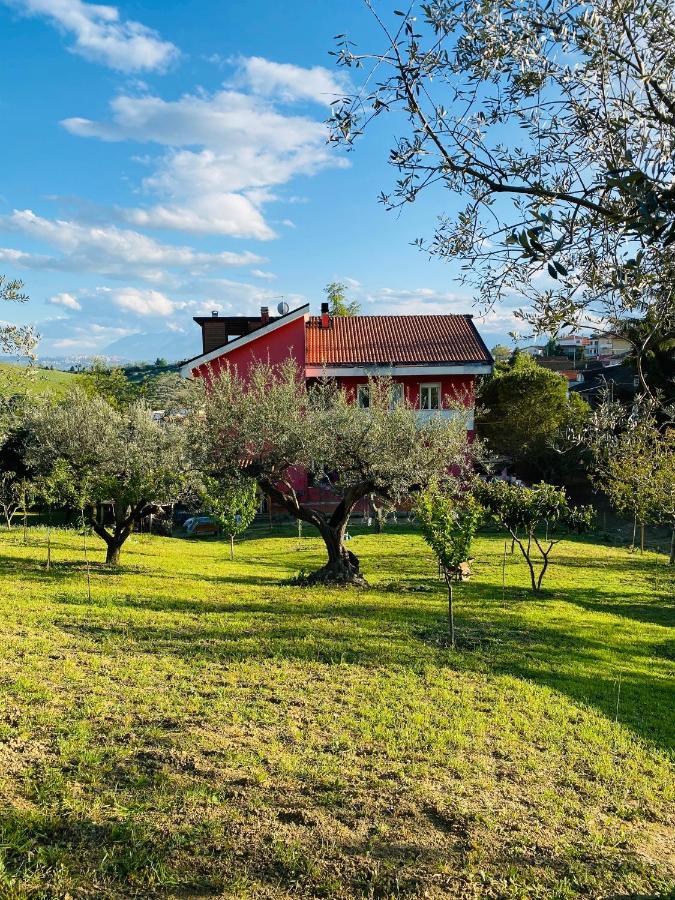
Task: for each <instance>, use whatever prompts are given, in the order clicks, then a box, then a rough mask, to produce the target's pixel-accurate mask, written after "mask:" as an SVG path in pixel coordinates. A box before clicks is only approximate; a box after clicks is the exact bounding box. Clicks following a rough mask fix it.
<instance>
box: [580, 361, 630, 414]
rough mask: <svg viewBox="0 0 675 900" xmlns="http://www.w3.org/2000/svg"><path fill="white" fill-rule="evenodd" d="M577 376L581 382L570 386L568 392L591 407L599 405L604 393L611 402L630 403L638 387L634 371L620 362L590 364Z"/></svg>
mask: <svg viewBox="0 0 675 900" xmlns="http://www.w3.org/2000/svg"><path fill="white" fill-rule="evenodd" d="M578 375H580V376H581V380H580V381H578V382H576V383H573V384H570V390H572V391H574V392H575V393H577V394H579V396H581V397H583V398H584V400H587V401H588V402H589V403H590V404H591V406H595V405H596V404H597V403H599V402H600V401H601V400H602V398H603V396H604V395H605V394H606V393H607V394H609V396H610V398H611V399H612V400H624V401H631V400H632V399H633V397H635V393H636V391H637V387H638V378H637V375H636V374H635V370H634V369H633V368H632V367H631V366H627V365H624V364H622V363H621V362H613V363H609V364H607V363H603V362H602V361H596V362H592V363H589V365H587V366H586V367H585V368H584V369H582V370H581V371H580V372H578Z"/></svg>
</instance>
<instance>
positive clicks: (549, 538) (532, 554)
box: [476, 481, 594, 594]
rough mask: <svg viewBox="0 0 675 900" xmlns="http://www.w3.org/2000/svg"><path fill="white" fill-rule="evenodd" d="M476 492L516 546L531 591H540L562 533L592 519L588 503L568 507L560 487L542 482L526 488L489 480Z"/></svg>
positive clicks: (584, 525)
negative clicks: (522, 560) (528, 574)
mask: <svg viewBox="0 0 675 900" xmlns="http://www.w3.org/2000/svg"><path fill="white" fill-rule="evenodd" d="M476 494H477V497H478V499H479V500H480V502H481V503H482V504H483V506H485V508H486V509H487V510H489V512H490V513H491V515H492V517H493V519H494V521H495V522H496V523H497V524H498V525H499V526H500V527H501V528H504V529H506V531H508V533H509V534H510V535H511V538H512V539H513V541H514V542H515V543H516V544H517V545H518V547H519V548H520V552H521V553H522V554H523V558H524V559H525V562H526V563H527V567H528V569H529V572H530V582H531V585H532V592H533V593H535V594H536V593H539V591H540V590H541V583H542V581H543V579H544V575H545V574H546V570H547V569H548V566H549V561H550V556H551V552H552V550H553V548H554V547H555V546H556V545H557V544H559V543H560V541H561V540H562V539H563V536H564V535H565V534H571V533H573V532H576V533H577V534H581V533H582V532H584V531H586V530H587V529H588V528H589V527H590V526H591V523H592V521H593V515H594V511H593V508H592V507H591V506H570V505H569V504H568V502H567V495H566V493H565V490H564V488H557V487H555V486H554V485H552V484H545V483H544V482H542V483H541V484H536V485H534V487H531V488H528V487H520V486H519V485H515V484H509V483H508V482H506V481H493V482H490V483H489V484H482V485H480V486H478V487H477V488H476Z"/></svg>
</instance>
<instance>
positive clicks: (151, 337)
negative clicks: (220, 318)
mask: <svg viewBox="0 0 675 900" xmlns="http://www.w3.org/2000/svg"><path fill="white" fill-rule="evenodd" d="M200 337H201V336H200V334H199V331H198V329H195V333H193V334H185V333H183V332H178V331H177V332H171V331H162V332H157V333H152V332H137V333H136V334H128V335H126V337H121V338H117V340H116V341H113V342H112V343H111V344H108V345H107V347H104V349H103V350H102V351H101V353H100V354H99V355H100V356H105V357H106V358H111V359H116V360H122V361H124V362H152V361H153V360H154V359H157V357H163V358H164V359H166V360H168V361H169V362H180V361H182V360H184V359H191V358H192V357H193V356H197V354H198V353H200V352H201V339H200Z"/></svg>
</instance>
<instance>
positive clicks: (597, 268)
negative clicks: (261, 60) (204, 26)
mask: <svg viewBox="0 0 675 900" xmlns="http://www.w3.org/2000/svg"><path fill="white" fill-rule="evenodd" d="M366 6H367V7H368V9H369V10H370V11H371V13H372V15H373V16H374V18H375V20H376V22H377V23H378V25H379V32H380V34H381V38H382V39H381V43H380V44H379V45H378V46H374V47H373V48H372V49H371V48H368V47H366V48H365V49H361V48H360V47H358V45H356V44H355V43H354V42H353V41H352V40H351V39H350V37H349V36H348V35H346V34H342V35H339V36H338V37H337V49H336V52H335V56H336V58H337V63H338V65H342V66H346V67H349V68H350V69H352V75H353V79H354V81H355V89H354V92H353V93H352V94H351V95H349V96H346V97H345V98H344V99H343V100H342V102H340V103H337V104H335V105H334V107H333V114H332V117H331V122H330V124H331V132H332V138H333V140H335V141H338V142H340V143H342V144H345V145H347V146H348V147H352V146H353V144H354V142H355V141H356V140H357V138H358V137H359V136H360V135H361V134H362V133H363V132H364V131H365V130H366V129H367V128H368V126H369V124H370V123H371V122H372V120H373V119H375V118H378V117H381V116H383V115H387V114H388V113H392V114H394V116H395V121H396V122H397V123H401V122H403V123H406V122H407V127H406V125H405V124H404V125H403V129H402V131H403V133H401V134H400V136H399V137H398V138H397V139H396V140H395V142H394V144H393V146H392V148H391V151H390V155H389V162H390V164H391V165H392V166H393V167H394V168H395V169H396V170H397V172H398V180H397V181H396V183H395V186H394V188H393V190H392V191H391V192H384V193H383V194H382V195H381V199H382V201H383V203H384V204H385V205H386V206H387V207H388V208H395V207H399V206H401V205H404V204H407V203H412V202H414V201H415V200H416V198H417V197H418V196H419V195H420V193H422V192H426V191H432V192H435V193H434V196H436V197H439V198H442V197H444V196H448V192H449V194H450V195H453V194H454V195H459V196H460V197H461V198H462V200H463V205H460V206H459V210H458V211H457V212H455V211H454V210H455V209H456V208H457V207H456V204H455V203H454V202H452V204H451V205H452V208H453V211H452V212H450V213H445V212H443V211H442V210H441V214H440V215H439V218H438V224H437V225H436V228H435V231H434V233H433V235H432V236H430V238H428V239H424V238H420V240H419V241H418V244H419V246H420V247H421V248H422V249H424V250H426V251H428V252H429V253H431V254H433V255H437V256H440V257H443V258H447V257H454V258H456V259H458V260H459V261H460V262H461V263H462V266H463V269H462V271H463V275H462V278H463V279H464V280H466V281H468V282H469V283H471V284H472V285H473V286H474V287H475V288H476V290H477V292H478V296H479V297H480V298H481V300H482V301H483V302H484V304H485V305H487V306H490V305H492V304H494V303H495V302H500V301H502V300H506V299H507V297H508V296H509V295H513V294H516V295H519V296H522V297H524V298H525V299H527V300H529V301H530V302H531V304H532V306H531V308H529V309H528V308H527V307H526V308H524V309H523V310H521V312H520V315H521V317H522V318H523V320H524V321H525V322H527V323H530V324H531V325H533V326H534V327H535V329H536V330H537V331H538V332H540V333H541V332H553V333H555V332H557V331H558V330H559V328H560V327H562V326H565V325H573V324H576V323H584V322H585V321H587V320H588V319H589V317H590V318H592V319H595V320H597V321H601V322H603V323H609V325H611V326H612V327H615V326H616V324H617V323H618V322H620V321H621V319H622V318H623V317H624V316H626V315H629V316H637V317H640V318H641V317H643V316H644V315H645V314H646V313H647V312H648V311H651V312H652V313H653V314H654V317H655V318H656V319H658V320H660V321H661V322H662V323H663V321H664V320H665V319H667V318H669V319H670V321H671V325H672V319H673V309H674V304H673V296H674V294H673V290H674V287H673V286H674V285H675V278H674V277H673V275H674V273H675V264H674V263H675V260H674V256H673V254H674V250H673V247H675V192H674V191H673V176H674V175H675V168H674V165H675V164H674V160H675V153H674V151H675V41H673V35H674V34H675V6H673V4H672V2H670V0H586V2H583V3H578V2H576V0H529V2H526V3H523V2H521V0H484V2H480V3H476V2H474V0H457V2H455V0H434V2H415V0H413V2H412V3H411V4H410V6H409V7H406V8H405V9H404V10H403V11H400V10H395V11H394V14H393V15H392V16H389V17H387V16H386V15H385V14H384V13H383V14H380V13H379V12H378V11H376V9H375V5H374V4H373V3H372V2H371V0H366ZM361 70H363V74H362V77H360V78H359V72H360V71H361ZM439 186H442V187H443V188H445V189H447V190H446V192H445V194H444V193H443V192H439V191H438V190H437V189H438V187H439Z"/></svg>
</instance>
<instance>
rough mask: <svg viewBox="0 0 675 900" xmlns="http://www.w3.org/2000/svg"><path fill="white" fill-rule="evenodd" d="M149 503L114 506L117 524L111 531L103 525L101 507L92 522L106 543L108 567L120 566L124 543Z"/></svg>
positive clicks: (95, 530)
mask: <svg viewBox="0 0 675 900" xmlns="http://www.w3.org/2000/svg"><path fill="white" fill-rule="evenodd" d="M147 505H148V504H147V501H145V500H143V501H141V502H140V503H137V504H136V505H135V506H120V505H118V504H117V503H115V504H114V505H113V509H114V516H115V523H114V525H113V526H112V528H111V529H108V528H107V527H106V526H105V525H104V524H103V515H102V509H101V507H100V506H99V508H98V509H97V515H96V518H95V520H94V521H93V522H92V528H93V529H94V532H95V533H96V534H97V535H98V536H99V537H100V538H101V539H102V540H104V541H105V544H106V555H105V561H106V565H108V566H118V565H119V562H120V554H121V552H122V547H123V545H124V542H125V541H126V540H127V538H128V537H129V535H131V534H132V532H133V530H134V526H135V525H136V524H137V522H138V521H139V520H140V518H141V517H142V515H143V511H144V510H145V507H146V506H147Z"/></svg>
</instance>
